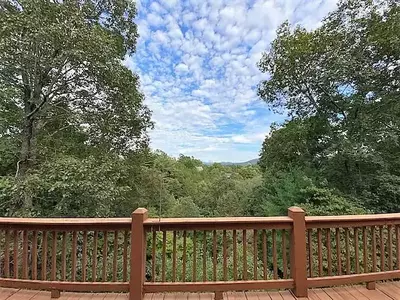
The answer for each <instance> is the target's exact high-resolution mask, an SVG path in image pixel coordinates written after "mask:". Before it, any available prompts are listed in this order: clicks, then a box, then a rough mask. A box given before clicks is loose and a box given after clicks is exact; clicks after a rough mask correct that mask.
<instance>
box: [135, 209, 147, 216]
mask: <svg viewBox="0 0 400 300" xmlns="http://www.w3.org/2000/svg"><path fill="white" fill-rule="evenodd" d="M147 212H148V211H147V209H145V208H137V209H136V210H135V211H134V212H133V213H132V215H145V214H147Z"/></svg>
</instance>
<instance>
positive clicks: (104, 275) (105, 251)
mask: <svg viewBox="0 0 400 300" xmlns="http://www.w3.org/2000/svg"><path fill="white" fill-rule="evenodd" d="M107 256H108V231H104V232H103V270H102V274H101V280H102V281H107Z"/></svg>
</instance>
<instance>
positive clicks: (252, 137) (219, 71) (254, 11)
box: [125, 0, 336, 162]
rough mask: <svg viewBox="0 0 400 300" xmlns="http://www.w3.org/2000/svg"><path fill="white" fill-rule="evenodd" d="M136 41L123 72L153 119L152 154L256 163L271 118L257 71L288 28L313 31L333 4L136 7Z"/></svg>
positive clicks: (214, 2)
mask: <svg viewBox="0 0 400 300" xmlns="http://www.w3.org/2000/svg"><path fill="white" fill-rule="evenodd" d="M137 7H138V17H137V24H138V27H139V33H140V38H139V40H138V45H137V52H136V54H135V55H133V56H132V57H127V58H126V60H125V64H126V65H127V66H128V67H129V68H131V69H132V71H134V72H136V73H138V74H139V76H140V79H141V89H142V91H143V92H144V94H145V96H146V100H145V103H146V104H147V105H148V106H149V108H150V109H151V110H152V111H153V121H154V122H155V129H154V130H152V131H151V132H150V138H151V147H152V148H153V149H161V150H163V151H164V152H166V153H168V154H169V155H172V156H178V155H179V154H184V155H190V156H195V157H196V158H199V159H201V160H203V161H205V162H210V161H213V162H218V161H232V162H241V161H246V160H249V159H253V158H256V157H258V153H259V151H260V148H261V144H262V141H263V140H264V138H265V136H266V135H267V134H268V132H269V127H270V124H271V123H273V122H281V121H282V120H284V118H285V116H282V115H277V114H274V113H273V112H271V111H270V110H269V109H268V107H267V105H266V104H265V103H264V102H262V101H261V100H260V99H259V98H258V97H257V95H256V86H257V84H258V83H259V82H260V81H261V80H263V79H266V78H267V76H268V75H267V74H262V73H261V72H260V71H259V70H258V68H257V66H256V63H257V62H258V61H259V59H260V57H261V54H262V52H263V51H267V50H268V48H269V44H270V42H271V41H272V40H273V39H274V37H275V31H276V28H277V27H278V26H279V25H280V24H281V23H282V22H283V21H285V20H289V21H290V22H291V24H293V25H297V24H301V25H302V26H305V27H306V28H308V29H312V28H316V27H318V26H319V25H320V22H321V20H322V19H323V18H324V17H325V16H326V15H327V14H328V13H329V12H330V11H332V10H334V9H335V7H336V0H252V1H245V0H243V1H236V0H229V1H227V0H185V1H184V0H182V1H179V0H159V1H158V2H157V1H143V0H140V1H138V2H137Z"/></svg>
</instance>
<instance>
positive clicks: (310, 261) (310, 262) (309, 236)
mask: <svg viewBox="0 0 400 300" xmlns="http://www.w3.org/2000/svg"><path fill="white" fill-rule="evenodd" d="M307 244H308V267H309V270H308V272H309V277H313V275H314V274H313V272H314V266H313V245H312V229H308V230H307Z"/></svg>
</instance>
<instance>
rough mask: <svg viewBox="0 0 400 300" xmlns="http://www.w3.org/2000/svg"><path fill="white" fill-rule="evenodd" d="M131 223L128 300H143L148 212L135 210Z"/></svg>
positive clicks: (139, 209) (140, 209) (141, 209)
mask: <svg viewBox="0 0 400 300" xmlns="http://www.w3.org/2000/svg"><path fill="white" fill-rule="evenodd" d="M131 217H132V223H131V245H132V247H131V256H130V278H129V300H143V295H144V284H145V280H146V279H145V278H146V246H147V239H146V231H145V227H144V222H145V221H146V219H147V217H148V211H147V210H146V209H144V208H138V209H136V210H135V211H134V212H133V213H132V215H131ZM114 284H115V283H114Z"/></svg>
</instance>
